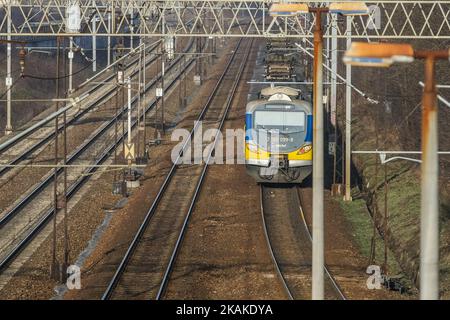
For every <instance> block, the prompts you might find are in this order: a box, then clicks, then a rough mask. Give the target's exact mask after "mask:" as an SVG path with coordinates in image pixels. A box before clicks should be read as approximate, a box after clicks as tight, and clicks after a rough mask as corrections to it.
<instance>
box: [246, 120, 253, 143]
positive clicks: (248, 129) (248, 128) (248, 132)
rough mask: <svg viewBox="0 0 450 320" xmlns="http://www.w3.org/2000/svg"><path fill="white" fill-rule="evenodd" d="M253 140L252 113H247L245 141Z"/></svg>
mask: <svg viewBox="0 0 450 320" xmlns="http://www.w3.org/2000/svg"><path fill="white" fill-rule="evenodd" d="M250 140H252V114H251V113H246V114H245V141H250Z"/></svg>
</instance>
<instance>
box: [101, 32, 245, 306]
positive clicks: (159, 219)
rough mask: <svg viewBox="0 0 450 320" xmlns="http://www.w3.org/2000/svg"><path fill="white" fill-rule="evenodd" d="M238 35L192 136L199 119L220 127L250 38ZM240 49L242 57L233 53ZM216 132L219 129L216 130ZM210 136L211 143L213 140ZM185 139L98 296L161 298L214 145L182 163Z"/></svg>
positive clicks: (230, 102) (191, 133) (239, 76)
mask: <svg viewBox="0 0 450 320" xmlns="http://www.w3.org/2000/svg"><path fill="white" fill-rule="evenodd" d="M242 43H243V41H242V40H239V42H238V44H237V46H236V48H235V50H234V51H233V53H232V55H231V57H230V59H229V60H228V63H227V65H226V67H225V70H224V72H223V73H222V75H221V76H220V78H219V80H218V81H217V83H216V85H215V87H214V89H213V90H212V92H211V94H210V95H209V97H208V99H207V101H206V103H205V105H204V106H203V108H202V111H201V112H200V115H199V116H198V119H197V122H196V123H195V125H194V127H193V129H192V130H191V132H190V138H191V137H193V135H194V133H195V132H196V130H198V128H199V122H198V121H203V128H204V129H205V127H207V128H206V129H210V128H216V129H218V132H220V130H221V128H222V126H223V123H224V122H225V119H226V117H227V114H228V110H229V108H230V106H231V104H232V101H233V97H234V94H235V92H236V88H237V86H238V83H239V81H240V78H241V75H242V72H243V70H244V68H245V62H246V61H247V59H248V57H249V53H250V49H251V46H252V43H253V42H251V43H248V44H247V46H246V47H245V48H244V46H245V45H242ZM239 55H241V61H240V62H239V59H238V58H237V57H238V56H239ZM215 138H217V135H216V136H215ZM216 141H217V140H216V139H214V144H215V143H216ZM188 142H189V140H186V141H185V143H184V145H183V146H182V148H181V150H180V153H179V156H178V158H177V160H176V161H175V162H174V164H173V165H172V167H171V169H170V170H169V172H168V174H167V176H166V178H165V180H164V182H163V183H162V185H161V187H160V190H159V192H158V193H157V195H156V197H155V199H154V201H153V203H152V205H151V207H150V209H149V210H148V211H147V214H146V216H145V218H144V220H143V222H142V224H141V225H140V227H139V229H138V231H137V233H136V234H135V236H134V238H133V240H132V242H131V243H130V245H129V247H128V249H127V251H126V253H125V255H124V256H123V259H122V261H121V262H120V264H119V266H118V268H117V270H116V272H115V273H114V275H113V277H112V279H111V281H110V283H109V285H108V287H107V289H106V290H105V292H104V294H103V296H102V299H103V300H106V299H115V298H119V299H130V298H131V299H149V298H151V299H162V298H163V297H164V294H165V290H166V288H167V285H168V283H169V280H170V276H171V274H172V271H173V269H174V268H175V264H176V259H177V255H178V253H179V251H180V249H181V246H182V242H183V237H184V234H185V232H186V230H187V227H188V223H189V219H190V216H191V214H192V212H193V210H194V206H195V203H196V200H197V198H198V195H199V194H200V190H201V187H202V182H203V180H204V177H205V176H206V172H207V169H208V164H209V161H210V160H211V157H212V154H213V149H214V147H212V148H211V149H209V150H208V158H207V159H206V160H205V164H204V165H186V164H180V163H179V160H180V159H181V157H182V154H183V152H184V151H185V149H186V146H187V144H188Z"/></svg>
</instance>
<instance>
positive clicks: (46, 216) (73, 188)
mask: <svg viewBox="0 0 450 320" xmlns="http://www.w3.org/2000/svg"><path fill="white" fill-rule="evenodd" d="M191 45H192V42H191V43H190V45H189V47H188V50H190V48H191ZM181 59H182V57H181V56H180V57H178V58H177V59H175V60H174V61H173V63H172V64H170V65H169V66H168V68H167V71H170V70H171V69H172V68H173V67H174V66H175V65H176V64H177V63H178V62H179V61H180V60H181ZM193 62H194V59H191V60H190V61H189V62H187V64H186V65H185V66H183V69H182V70H181V71H180V73H179V74H178V75H176V76H175V77H174V79H172V80H171V81H170V82H169V83H167V86H166V90H169V89H170V88H171V87H173V86H174V85H175V83H176V82H177V81H178V80H179V78H180V76H181V75H182V74H183V72H185V71H187V70H189V68H190V67H191V65H192V63H193ZM158 80H159V78H156V79H154V80H152V81H151V82H149V83H148V84H147V85H146V86H145V90H146V91H148V90H149V89H150V88H151V87H153V86H154V84H155V83H157V81H158ZM137 99H138V97H137V96H134V97H133V100H132V103H135V102H136V101H137ZM158 101H159V98H155V99H153V100H152V102H151V103H150V104H149V105H148V107H147V108H146V113H148V112H149V111H151V110H152V109H153V108H154V106H155V105H156V104H157V102H158ZM125 112H127V108H126V106H124V107H123V108H122V109H121V111H120V113H119V114H118V115H117V116H116V117H114V118H113V119H111V120H109V121H107V122H106V123H105V124H104V125H103V126H102V127H101V128H100V129H99V130H98V131H97V132H96V133H95V134H94V135H93V136H91V137H90V138H89V139H88V140H86V141H85V142H84V143H83V144H82V145H81V146H80V147H79V148H78V149H77V150H76V151H75V152H74V153H73V154H72V156H71V157H70V158H69V160H68V163H72V162H74V161H76V160H77V159H78V158H80V156H81V155H83V154H84V152H85V151H86V150H87V149H88V148H90V147H92V146H93V145H94V142H95V141H97V140H98V139H99V138H101V137H102V136H103V135H104V134H105V133H107V131H108V129H111V127H112V126H113V124H114V122H115V120H116V118H117V117H120V116H121V115H122V114H123V113H125ZM140 117H143V115H140ZM137 122H138V120H137V118H136V117H135V118H134V120H133V122H132V128H134V127H135V126H136V125H137ZM126 135H127V131H125V132H124V134H122V133H119V136H118V140H117V141H115V142H114V141H113V142H112V143H110V144H109V145H108V146H107V147H106V148H104V150H103V152H102V153H101V154H100V155H99V156H98V157H97V158H96V159H95V161H94V163H92V165H93V166H96V165H99V164H102V163H103V162H104V161H106V160H107V159H108V158H109V156H110V155H111V153H112V152H113V151H114V149H115V148H116V147H117V146H118V145H120V144H121V143H122V140H123V139H124V137H126ZM97 169H98V168H97V167H88V168H87V169H86V170H85V171H84V172H83V174H82V175H81V176H80V177H79V178H78V179H76V180H75V182H74V183H73V184H71V185H70V186H69V187H68V195H67V198H68V200H70V199H71V198H72V197H73V196H74V195H75V194H76V193H77V191H79V189H80V188H81V187H82V186H83V185H84V184H85V183H86V182H87V181H88V180H89V179H90V178H91V174H92V173H93V172H95V171H97ZM61 171H62V170H61ZM53 179H54V175H50V176H49V177H48V178H46V179H45V180H43V181H41V182H40V183H39V184H38V185H37V186H36V187H35V188H34V189H33V190H32V191H31V192H30V193H29V194H27V195H26V196H25V197H24V198H23V199H21V201H20V202H19V203H18V204H16V206H14V208H13V209H11V210H10V211H9V212H8V213H7V214H6V215H4V216H3V217H2V219H1V221H0V230H2V229H3V228H5V227H6V226H8V221H10V220H12V219H13V218H14V217H15V216H17V215H18V213H19V212H21V211H22V210H23V208H24V207H25V206H26V205H27V204H29V203H30V202H31V201H32V200H33V199H34V198H36V196H37V195H39V194H40V193H41V192H42V191H43V190H44V189H45V188H46V187H47V186H48V185H49V184H50V183H51V182H52V181H53ZM53 214H54V208H53V206H51V207H50V208H49V209H48V210H46V211H45V213H43V214H42V215H41V217H40V218H39V219H38V220H37V222H36V223H35V224H34V225H33V226H32V227H31V229H30V230H29V231H28V232H27V233H26V235H24V236H23V239H22V240H21V241H19V242H18V243H17V244H15V245H14V247H13V248H12V249H11V250H10V251H9V252H8V253H7V254H6V255H4V256H3V257H2V260H0V271H3V270H5V269H6V268H7V266H8V265H9V264H10V263H11V262H12V261H13V260H14V258H15V257H16V256H17V255H18V254H19V253H20V252H21V251H22V250H23V249H24V248H25V247H26V246H27V245H28V244H29V243H30V242H31V240H32V239H33V238H34V237H35V236H36V235H37V234H38V233H39V232H40V231H41V230H42V228H43V227H44V226H45V225H46V224H47V223H48V222H49V220H50V219H51V217H52V216H53Z"/></svg>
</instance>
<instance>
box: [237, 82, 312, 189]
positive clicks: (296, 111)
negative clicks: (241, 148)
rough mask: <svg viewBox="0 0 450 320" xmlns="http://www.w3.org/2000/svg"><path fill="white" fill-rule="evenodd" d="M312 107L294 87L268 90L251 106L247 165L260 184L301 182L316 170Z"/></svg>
mask: <svg viewBox="0 0 450 320" xmlns="http://www.w3.org/2000/svg"><path fill="white" fill-rule="evenodd" d="M312 125H313V118H312V107H311V104H310V103H309V102H307V101H305V100H303V99H302V97H301V94H300V93H299V92H298V91H297V90H296V89H293V88H290V87H268V88H265V89H263V90H262V91H261V94H260V98H259V99H256V100H253V101H250V102H248V104H247V108H246V114H245V132H246V135H245V164H246V167H247V173H248V174H249V175H250V176H252V177H253V178H254V179H255V180H256V181H257V182H268V183H300V182H302V181H303V180H304V179H305V178H306V177H307V176H309V175H310V174H311V171H312V147H313V146H312Z"/></svg>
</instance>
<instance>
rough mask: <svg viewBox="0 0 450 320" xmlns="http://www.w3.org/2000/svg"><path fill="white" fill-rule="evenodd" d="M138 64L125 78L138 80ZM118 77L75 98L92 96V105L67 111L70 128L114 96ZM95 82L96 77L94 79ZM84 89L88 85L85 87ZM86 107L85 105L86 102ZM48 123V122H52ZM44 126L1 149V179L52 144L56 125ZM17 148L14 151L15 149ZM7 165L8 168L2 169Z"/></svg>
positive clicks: (135, 62) (129, 67) (109, 77)
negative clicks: (14, 166)
mask: <svg viewBox="0 0 450 320" xmlns="http://www.w3.org/2000/svg"><path fill="white" fill-rule="evenodd" d="M157 47H158V45H154V46H152V47H150V49H149V50H148V54H149V55H151V54H152V52H153V51H154V50H156V48H157ZM157 58H158V57H157V55H154V56H153V57H152V58H151V59H148V60H147V59H146V66H145V67H148V66H150V65H151V64H152V63H153V62H155V61H156V60H157ZM138 63H139V58H135V59H133V61H131V62H130V63H128V65H126V72H125V74H126V75H129V76H130V77H132V78H133V77H135V76H136V75H137V74H138V72H139V70H137V69H136V66H137V65H138ZM115 77H116V73H115V72H110V73H109V74H107V75H106V76H105V77H101V78H100V79H99V82H98V83H96V84H94V85H93V86H92V87H90V88H88V89H87V90H81V89H78V90H80V91H78V92H77V91H76V92H75V94H76V95H78V96H85V95H89V98H87V99H88V100H89V101H88V103H87V105H86V106H85V107H83V108H82V109H81V110H80V111H77V108H76V107H72V108H71V109H69V110H68V111H67V126H68V127H69V126H71V125H73V124H75V123H76V122H77V121H79V120H80V119H82V118H83V117H84V116H86V115H87V114H88V113H89V112H90V111H91V110H92V109H94V108H95V107H96V106H98V105H99V104H101V103H102V101H105V100H108V99H109V98H110V97H112V96H113V95H114V94H115V91H116V85H115V83H114V81H113V80H114V79H115ZM93 78H94V77H93ZM107 82H110V84H111V86H106V85H105V83H107ZM82 86H85V85H82ZM83 103H85V102H84V101H83ZM50 121H51V119H50V120H48V122H50ZM48 122H47V124H44V125H42V126H40V127H38V128H35V129H34V130H32V131H30V132H29V133H28V134H26V135H22V134H20V133H19V134H18V135H17V137H15V136H13V137H12V138H11V139H8V140H7V142H9V141H11V142H12V141H14V143H9V144H8V143H4V144H2V146H1V147H0V177H2V176H4V175H5V174H6V173H8V172H9V171H11V170H12V168H13V167H11V166H13V165H17V164H19V163H21V162H24V161H26V160H29V159H30V157H31V156H32V155H33V154H34V153H36V152H38V151H39V150H41V149H43V148H44V147H45V146H46V145H47V144H48V143H49V142H51V141H52V140H53V139H54V136H55V129H54V127H53V123H52V124H51V125H48ZM58 130H59V132H61V131H62V130H63V124H60V126H59V128H58ZM13 147H14V148H13ZM1 165H7V166H1Z"/></svg>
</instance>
